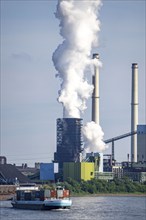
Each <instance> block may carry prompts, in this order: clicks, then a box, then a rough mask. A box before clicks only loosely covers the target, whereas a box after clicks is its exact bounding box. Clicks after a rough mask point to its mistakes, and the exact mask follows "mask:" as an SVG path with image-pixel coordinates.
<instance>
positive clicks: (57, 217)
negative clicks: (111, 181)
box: [0, 196, 146, 220]
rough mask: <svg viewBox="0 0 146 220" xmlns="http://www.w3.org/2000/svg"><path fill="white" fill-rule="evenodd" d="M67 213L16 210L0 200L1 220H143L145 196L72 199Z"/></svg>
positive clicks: (145, 217) (145, 209) (145, 219)
mask: <svg viewBox="0 0 146 220" xmlns="http://www.w3.org/2000/svg"><path fill="white" fill-rule="evenodd" d="M72 200H73V205H72V207H71V209H70V210H53V211H39V210H38V211H35V210H34V211H32V210H18V209H14V208H12V206H11V201H0V208H1V209H0V220H114V219H115V220H146V197H142V196H135V197H134V196H98V197H73V198H72Z"/></svg>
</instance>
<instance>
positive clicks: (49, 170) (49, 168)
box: [40, 163, 58, 181]
mask: <svg viewBox="0 0 146 220" xmlns="http://www.w3.org/2000/svg"><path fill="white" fill-rule="evenodd" d="M57 173H58V163H40V180H42V181H47V180H49V181H55V174H57Z"/></svg>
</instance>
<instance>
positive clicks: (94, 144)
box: [82, 121, 106, 153]
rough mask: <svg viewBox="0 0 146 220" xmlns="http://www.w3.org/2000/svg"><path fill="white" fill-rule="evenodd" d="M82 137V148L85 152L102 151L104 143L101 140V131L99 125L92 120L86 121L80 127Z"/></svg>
mask: <svg viewBox="0 0 146 220" xmlns="http://www.w3.org/2000/svg"><path fill="white" fill-rule="evenodd" d="M82 133H83V138H84V141H85V144H84V150H85V152H86V153H90V152H97V150H98V151H99V152H102V151H104V150H105V149H106V144H105V143H104V142H103V135H104V133H103V131H102V129H101V127H100V126H99V125H98V124H96V123H95V122H94V121H91V122H88V123H87V124H86V125H85V126H84V127H83V129H82Z"/></svg>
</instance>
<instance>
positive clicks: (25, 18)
mask: <svg viewBox="0 0 146 220" xmlns="http://www.w3.org/2000/svg"><path fill="white" fill-rule="evenodd" d="M56 4H57V1H56V0H52V1H51V0H49V1H47V0H46V1H43V0H42V1H38V0H36V1H34V0H33V1H13V0H11V1H8V0H7V1H4V0H2V1H1V155H3V156H6V157H7V160H8V163H16V164H21V163H25V162H26V163H28V164H29V165H33V164H34V162H50V161H51V160H52V159H53V153H54V152H55V150H56V119H57V118H59V117H62V106H61V104H59V103H58V102H57V96H58V90H59V88H60V87H59V85H60V82H59V80H58V79H56V78H55V74H56V70H55V68H54V66H53V62H52V54H53V52H54V51H55V49H56V48H57V46H58V45H59V44H60V43H61V42H62V38H61V36H60V35H59V21H58V20H57V19H56V18H55V15H54V12H55V10H56ZM145 4H146V3H145V1H144V0H130V1H128V0H125V1H123V0H121V1H120V0H118V1H116V0H113V1H111V0H105V1H103V6H102V7H101V10H100V21H101V31H100V34H99V42H100V44H99V47H98V48H93V52H98V53H99V54H100V59H101V61H102V63H103V67H102V68H101V70H100V124H101V127H102V129H103V131H104V134H105V135H104V139H108V138H111V137H114V136H117V135H121V134H124V133H126V132H129V131H130V127H131V124H130V119H131V115H130V114H131V106H130V103H131V65H132V63H135V62H136V63H138V66H139V124H145V123H146V116H145V92H146V91H145V86H146V85H145V80H146V78H145V51H146V45H145V38H146V36H145V13H146V12H145ZM90 80H91V79H89V81H90ZM83 120H84V123H85V122H87V121H90V120H91V99H90V100H89V101H88V109H87V110H86V111H85V113H84V115H83ZM109 152H111V146H109V149H108V150H107V151H106V152H105V153H109ZM127 153H130V138H126V139H123V140H120V141H117V142H115V155H116V159H117V161H123V160H126V159H127Z"/></svg>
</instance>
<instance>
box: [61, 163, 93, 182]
mask: <svg viewBox="0 0 146 220" xmlns="http://www.w3.org/2000/svg"><path fill="white" fill-rule="evenodd" d="M94 169H95V165H94V163H93V162H77V163H73V162H71V163H64V164H63V180H64V181H66V180H67V178H68V177H70V178H72V179H74V180H76V181H81V180H84V181H87V180H91V179H93V178H94Z"/></svg>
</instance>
